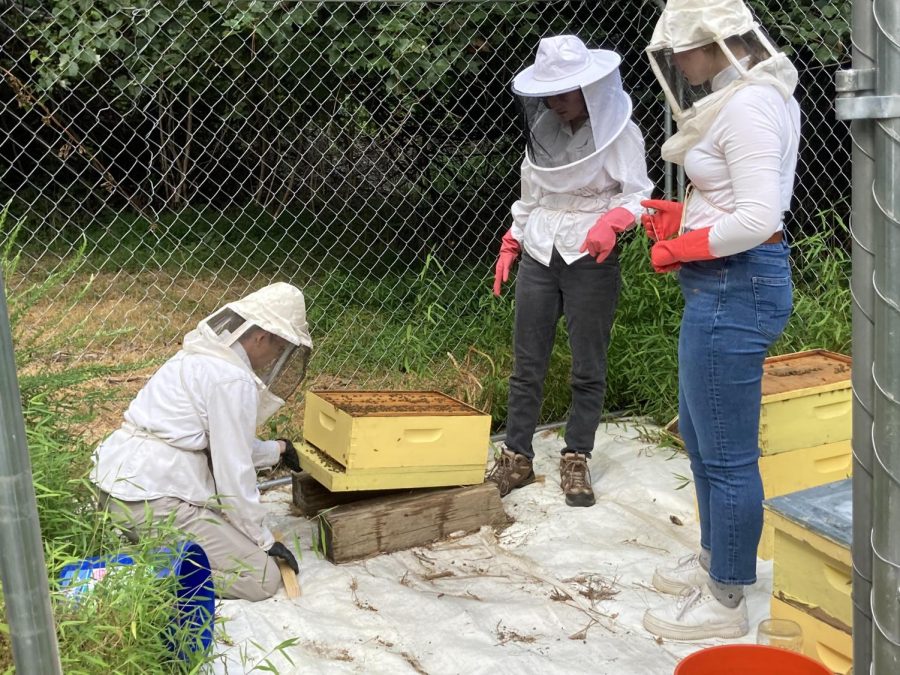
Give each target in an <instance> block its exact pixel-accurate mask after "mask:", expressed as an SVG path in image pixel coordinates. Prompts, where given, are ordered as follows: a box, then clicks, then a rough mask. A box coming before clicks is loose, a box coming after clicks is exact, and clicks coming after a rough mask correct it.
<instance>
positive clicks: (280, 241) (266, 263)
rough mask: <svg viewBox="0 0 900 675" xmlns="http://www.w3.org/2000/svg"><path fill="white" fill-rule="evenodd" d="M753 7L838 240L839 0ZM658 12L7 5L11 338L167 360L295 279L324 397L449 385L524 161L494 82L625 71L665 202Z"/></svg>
mask: <svg viewBox="0 0 900 675" xmlns="http://www.w3.org/2000/svg"><path fill="white" fill-rule="evenodd" d="M750 2H751V5H752V6H753V8H754V10H755V11H756V12H757V14H758V16H759V17H760V20H761V23H762V24H763V25H764V26H765V27H766V28H767V29H768V30H769V32H770V34H772V36H773V38H774V40H775V42H776V43H777V44H780V45H782V46H787V47H789V48H790V49H791V50H792V58H793V59H794V62H795V63H796V65H797V67H798V69H799V70H800V87H799V89H798V92H797V95H798V98H799V99H800V101H801V106H802V109H803V112H804V116H805V119H804V139H803V144H802V147H801V159H800V167H799V173H798V178H797V189H796V191H795V209H794V212H793V216H792V218H791V222H790V223H789V224H788V227H789V229H790V230H791V231H793V232H801V231H807V232H810V231H820V232H825V233H827V244H828V246H832V247H839V246H844V245H845V244H846V242H845V239H846V236H847V233H846V231H845V229H844V228H843V227H841V223H843V222H844V221H845V216H846V215H847V213H848V212H849V204H848V200H849V181H850V166H849V138H848V133H847V128H846V126H845V125H844V124H842V123H839V122H837V121H835V119H834V115H833V112H832V109H833V98H834V94H833V85H832V80H833V73H834V71H835V70H836V69H837V68H838V67H839V65H840V63H841V62H842V61H844V60H845V59H847V58H848V56H847V53H848V50H849V25H848V22H849V4H850V3H849V1H848V0H750ZM661 6H662V2H660V1H658V0H619V1H617V2H607V3H596V2H577V1H565V2H537V1H529V2H490V1H469V2H463V1H459V2H446V1H438V2H383V1H372V2H350V1H343V2H337V1H334V2H332V1H322V2H308V1H303V0H285V1H283V2H274V1H266V2H261V1H249V2H225V1H223V0H206V1H203V2H201V1H200V0H181V1H177V0H176V1H169V0H167V1H164V2H151V1H150V0H134V1H133V2H131V3H121V2H115V1H113V0H99V1H94V2H91V1H87V0H43V1H38V0H21V1H19V2H2V3H0V46H2V54H0V74H2V82H0V123H2V127H3V132H4V133H3V135H2V136H0V176H2V195H0V198H2V200H3V201H4V202H6V201H9V202H10V207H9V208H10V216H9V217H8V218H7V220H6V228H5V231H4V232H3V242H4V246H5V248H4V251H5V267H6V274H7V287H8V291H9V292H10V293H11V294H16V295H17V297H19V298H22V297H24V298H25V301H24V302H23V303H22V304H21V311H22V312H23V314H22V316H23V317H26V320H24V321H20V336H19V340H20V341H22V344H26V345H34V349H38V348H39V346H40V345H44V348H45V351H48V353H47V354H45V363H44V365H46V363H48V362H50V363H60V364H63V365H65V366H66V367H71V365H72V364H73V363H84V362H92V361H100V362H111V361H117V362H126V361H130V362H134V361H137V360H141V359H145V358H147V357H159V356H162V355H168V354H170V353H171V352H172V351H174V349H175V345H176V344H177V340H178V338H179V337H180V336H181V335H182V334H183V333H184V332H186V330H188V329H189V328H191V327H193V325H195V323H196V321H197V320H198V319H199V318H200V317H202V316H203V315H205V314H206V313H208V312H209V311H211V310H212V309H213V308H214V307H215V306H217V305H218V304H219V303H220V302H221V301H222V300H223V299H233V298H236V297H238V296H240V295H242V294H244V293H245V292H247V291H248V290H252V289H255V288H258V287H260V286H262V285H264V284H265V283H269V282H271V281H274V280H286V281H291V282H293V283H295V284H297V285H299V286H301V287H303V288H304V290H305V291H306V294H307V303H308V305H309V308H310V317H311V324H312V325H311V328H312V333H313V337H314V340H315V341H316V352H315V358H314V364H315V370H316V372H317V373H318V374H319V378H320V383H322V382H324V383H325V384H334V385H338V386H347V385H353V386H360V387H372V386H383V385H384V384H385V383H389V382H390V376H389V375H388V373H407V374H408V373H416V372H422V371H423V370H429V371H430V372H431V373H432V376H433V375H434V373H440V371H441V370H442V369H456V370H457V371H458V372H459V371H463V370H464V364H463V363H462V361H464V360H465V359H467V358H469V357H471V356H472V354H473V353H474V352H473V349H472V348H473V346H477V345H478V344H479V343H480V342H481V341H482V340H483V339H485V336H484V334H483V333H484V331H485V330H489V328H487V327H488V326H490V325H491V322H490V321H488V319H489V318H490V316H491V315H492V314H494V313H496V312H498V311H501V310H498V307H497V304H496V303H494V301H493V300H492V299H491V297H490V294H489V288H490V283H489V277H490V275H491V274H492V270H493V261H494V259H495V254H496V250H497V247H498V242H499V238H500V235H501V234H502V232H503V231H505V229H506V228H507V227H508V226H509V207H510V205H511V203H512V201H513V200H514V199H515V198H516V196H517V192H518V187H519V183H518V171H519V169H518V167H519V163H520V160H521V153H522V148H523V143H522V139H521V135H520V132H519V128H518V121H517V118H516V112H515V109H514V105H513V100H512V96H511V95H510V93H509V83H510V82H511V80H512V77H513V75H514V74H515V73H516V72H518V71H519V70H520V69H521V68H522V67H523V66H524V65H526V64H528V63H531V62H532V61H533V55H534V51H535V47H536V45H537V41H538V39H539V38H540V37H541V36H544V35H550V34H560V33H575V34H578V35H579V36H580V37H582V39H583V40H584V41H585V42H586V43H588V44H589V46H591V47H600V46H602V47H607V48H611V49H615V50H616V51H618V52H619V53H620V54H621V55H622V57H623V69H622V70H623V78H624V81H625V85H626V89H627V90H628V91H629V92H630V93H631V95H632V98H633V101H634V106H635V107H634V116H635V119H636V121H637V123H638V125H639V126H640V128H641V129H642V131H643V132H644V134H645V138H646V144H647V153H648V155H647V157H648V165H649V167H650V173H651V178H652V179H653V180H654V182H655V184H656V185H657V186H658V190H657V192H658V193H662V192H664V191H665V190H666V189H667V187H669V188H670V189H677V185H678V180H677V175H676V174H674V173H672V172H670V171H669V169H667V168H666V167H665V166H664V165H663V164H662V163H661V162H660V161H659V146H660V144H661V142H662V141H663V140H664V139H665V137H666V133H667V129H668V128H669V126H670V121H669V120H668V118H667V115H666V109H665V104H664V101H663V99H662V97H661V95H660V89H659V87H658V85H657V83H656V82H655V80H654V78H653V76H652V74H651V72H650V69H649V66H648V62H647V60H646V57H645V56H644V53H643V48H644V47H645V46H646V44H647V43H648V41H649V37H650V34H651V32H652V29H653V25H654V23H655V21H656V18H657V17H658V16H659V12H660V8H661ZM804 255H819V253H810V252H806V251H803V250H800V251H795V258H797V259H799V261H800V263H801V264H802V259H803V256H804ZM436 335H438V336H439V339H438V338H436V337H435V336H436ZM47 345H51V347H49V348H48V347H47ZM20 346H21V345H20ZM476 351H477V350H476ZM448 353H449V356H448ZM472 358H478V357H477V356H475V357H472Z"/></svg>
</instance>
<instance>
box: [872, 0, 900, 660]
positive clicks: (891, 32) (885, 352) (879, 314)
mask: <svg viewBox="0 0 900 675" xmlns="http://www.w3.org/2000/svg"><path fill="white" fill-rule="evenodd" d="M873 18H874V22H875V24H876V26H877V28H878V31H877V33H876V36H875V55H876V69H875V72H876V78H875V82H876V86H875V93H876V96H874V97H873V103H874V108H875V111H876V112H877V114H878V117H879V118H880V119H878V121H877V122H876V124H875V189H874V195H875V201H876V203H877V205H878V210H879V213H878V217H879V219H880V221H881V222H880V224H879V227H878V229H876V236H877V239H876V240H875V244H876V246H875V276H874V290H875V327H876V330H875V352H874V361H873V367H872V378H873V382H874V391H875V425H874V433H873V442H872V449H873V454H874V457H875V460H876V461H875V462H874V465H873V469H874V472H873V476H872V666H871V670H872V672H874V673H876V674H878V675H880V674H881V673H885V674H886V673H897V672H900V605H898V600H900V595H898V589H900V528H897V523H898V522H900V349H897V344H898V339H900V270H898V269H897V265H898V263H900V187H898V185H897V175H898V173H900V3H897V0H875V2H874V3H873Z"/></svg>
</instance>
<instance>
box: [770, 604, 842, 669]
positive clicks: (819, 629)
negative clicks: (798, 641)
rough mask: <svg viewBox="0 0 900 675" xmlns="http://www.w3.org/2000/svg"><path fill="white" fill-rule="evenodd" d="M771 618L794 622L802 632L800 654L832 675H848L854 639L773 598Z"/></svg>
mask: <svg viewBox="0 0 900 675" xmlns="http://www.w3.org/2000/svg"><path fill="white" fill-rule="evenodd" d="M771 608H772V618H773V619H789V620H791V621H795V622H797V623H798V624H799V625H800V628H801V629H802V630H803V653H804V654H806V655H807V656H809V657H810V658H813V659H816V660H817V661H819V662H820V663H822V665H824V666H825V667H826V668H828V669H830V670H831V672H833V673H839V674H840V675H848V674H849V673H850V670H851V668H852V666H853V637H852V636H851V635H850V633H848V632H845V631H843V630H840V629H838V628H835V627H834V626H831V625H829V624H827V623H825V622H824V621H821V620H819V619H816V618H815V617H814V616H811V615H810V614H808V613H806V612H804V611H802V610H800V609H798V608H797V607H793V606H792V605H789V604H788V603H786V602H782V601H781V600H779V599H778V598H774V597H773V598H772V606H771Z"/></svg>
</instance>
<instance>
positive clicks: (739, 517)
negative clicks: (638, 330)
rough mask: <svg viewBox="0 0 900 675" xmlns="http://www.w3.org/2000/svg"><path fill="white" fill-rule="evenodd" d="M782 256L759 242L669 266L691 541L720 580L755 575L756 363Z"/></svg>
mask: <svg viewBox="0 0 900 675" xmlns="http://www.w3.org/2000/svg"><path fill="white" fill-rule="evenodd" d="M789 254H790V249H789V248H788V246H787V244H786V243H784V242H779V243H776V244H761V245H760V246H757V247H756V248H753V249H751V250H749V251H744V252H743V253H738V254H736V255H732V256H727V257H724V258H717V259H715V260H709V261H703V262H695V263H688V264H685V265H683V266H682V268H681V270H680V272H679V281H680V283H681V292H682V294H683V295H684V303H685V306H684V315H683V316H682V319H681V333H680V335H679V340H678V429H679V432H680V434H681V437H682V438H683V439H684V443H685V446H686V448H687V451H688V455H689V457H690V460H691V470H692V472H693V474H694V485H695V487H696V490H697V502H698V507H699V512H700V545H701V546H702V547H703V548H704V549H707V550H709V551H710V554H711V561H710V576H711V577H712V578H713V579H714V580H716V581H718V582H719V583H723V584H734V585H738V584H752V583H754V582H755V581H756V549H757V546H758V545H759V537H760V533H761V532H762V521H763V513H762V500H763V488H762V480H761V479H760V475H759V410H760V398H761V395H762V373H763V360H764V359H765V357H766V351H767V350H768V348H769V346H771V344H772V343H773V342H774V341H775V340H776V339H777V338H778V336H779V335H780V334H781V332H782V331H783V330H784V327H785V325H786V324H787V321H788V318H789V317H790V314H791V307H792V299H791V295H792V286H791V272H790V263H789Z"/></svg>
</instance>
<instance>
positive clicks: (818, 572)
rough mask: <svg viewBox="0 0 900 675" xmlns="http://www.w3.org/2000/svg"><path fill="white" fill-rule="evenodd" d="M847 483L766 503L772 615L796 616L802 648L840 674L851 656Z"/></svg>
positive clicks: (850, 520)
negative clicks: (771, 551)
mask: <svg viewBox="0 0 900 675" xmlns="http://www.w3.org/2000/svg"><path fill="white" fill-rule="evenodd" d="M850 483H851V481H850V480H843V481H838V482H835V483H829V484H827V485H821V486H818V487H814V488H810V489H807V490H801V491H799V492H794V493H791V494H788V495H783V496H781V497H775V498H774V499H770V500H768V501H767V502H766V507H765V508H766V515H767V518H768V520H769V522H770V524H771V526H772V528H773V531H774V535H773V540H774V562H773V571H772V617H773V618H779V619H791V620H793V621H796V622H797V623H798V624H799V625H800V627H801V628H802V629H803V651H804V653H806V654H807V655H808V656H810V657H812V658H815V659H818V660H819V661H821V662H822V663H823V664H824V665H825V666H826V667H828V668H829V669H830V670H831V671H832V672H834V673H840V674H841V675H846V674H847V673H849V672H850V669H851V666H852V659H853V640H852V637H851V628H852V620H853V603H852V599H851V581H852V563H851V555H850V541H851V534H852V528H853V516H852V497H851V489H850V488H851V486H850Z"/></svg>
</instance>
